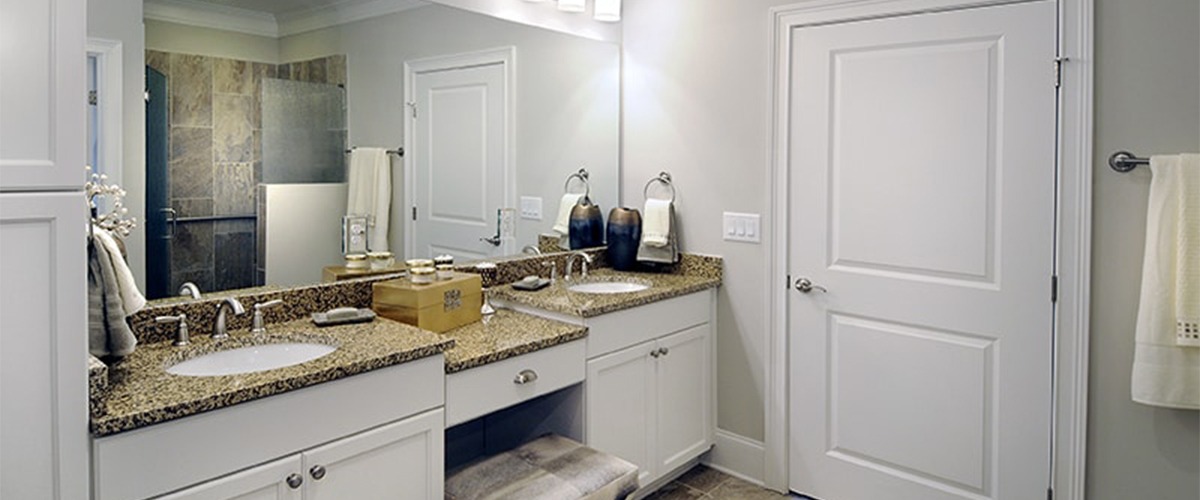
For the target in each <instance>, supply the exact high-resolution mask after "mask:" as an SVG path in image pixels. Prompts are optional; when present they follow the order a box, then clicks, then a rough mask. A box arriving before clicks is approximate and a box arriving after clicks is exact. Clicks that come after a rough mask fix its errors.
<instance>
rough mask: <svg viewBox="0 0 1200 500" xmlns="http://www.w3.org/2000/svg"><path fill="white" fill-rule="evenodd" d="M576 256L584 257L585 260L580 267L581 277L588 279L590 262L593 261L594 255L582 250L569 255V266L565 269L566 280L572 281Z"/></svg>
mask: <svg viewBox="0 0 1200 500" xmlns="http://www.w3.org/2000/svg"><path fill="white" fill-rule="evenodd" d="M575 257H583V262H582V263H580V268H579V278H580V279H587V277H588V264H591V263H592V256H591V255H588V254H587V252H584V251H582V250H580V251H577V252H572V253H571V255H568V256H567V266H566V267H567V268H566V270H564V271H563V279H564V280H566V281H571V268H573V267H575Z"/></svg>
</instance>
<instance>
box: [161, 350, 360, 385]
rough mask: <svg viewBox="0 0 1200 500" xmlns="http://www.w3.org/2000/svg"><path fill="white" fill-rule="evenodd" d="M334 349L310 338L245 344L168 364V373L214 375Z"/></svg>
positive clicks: (302, 358) (286, 362) (283, 363)
mask: <svg viewBox="0 0 1200 500" xmlns="http://www.w3.org/2000/svg"><path fill="white" fill-rule="evenodd" d="M336 350H337V347H335V346H331V345H326V344H318V343H313V342H279V343H271V344H263V345H248V346H244V347H237V348H233V349H225V350H221V351H217V352H212V353H209V354H205V355H203V356H197V357H194V358H191V359H187V360H184V361H180V362H178V363H175V364H173V365H171V366H169V367H167V373H170V374H172V375H185V376H189V377H216V376H220V375H239V374H243V373H254V372H262V371H267V370H274V369H276V368H283V367H285V366H292V365H298V364H300V363H303V362H305V361H312V360H314V359H317V358H320V357H322V356H325V355H327V354H329V353H331V352H333V351H336Z"/></svg>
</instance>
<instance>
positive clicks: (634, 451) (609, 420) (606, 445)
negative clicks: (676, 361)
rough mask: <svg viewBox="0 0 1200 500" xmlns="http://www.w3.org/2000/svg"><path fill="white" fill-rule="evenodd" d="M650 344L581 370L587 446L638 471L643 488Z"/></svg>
mask: <svg viewBox="0 0 1200 500" xmlns="http://www.w3.org/2000/svg"><path fill="white" fill-rule="evenodd" d="M655 347H656V346H655V345H654V342H645V343H642V344H638V345H635V346H633V347H629V348H626V349H623V350H620V351H617V352H614V353H612V354H607V355H604V356H601V357H598V358H596V359H593V360H591V361H588V364H587V370H588V373H587V382H586V383H585V385H586V387H587V388H586V394H587V445H588V446H591V447H592V448H595V449H597V450H600V451H603V452H605V453H611V454H613V455H616V456H618V457H621V458H623V459H625V460H628V461H629V462H632V463H633V464H634V465H637V466H638V469H639V471H638V482H639V483H640V484H647V483H648V482H649V480H652V479H651V478H653V477H654V475H655V474H657V471H656V470H655V468H654V463H655V459H654V457H655V453H654V429H653V425H654V422H655V417H654V413H655V410H656V404H655V401H654V358H652V357H650V351H652V350H654V349H655Z"/></svg>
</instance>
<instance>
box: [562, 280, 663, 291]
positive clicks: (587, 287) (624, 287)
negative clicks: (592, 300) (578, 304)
mask: <svg viewBox="0 0 1200 500" xmlns="http://www.w3.org/2000/svg"><path fill="white" fill-rule="evenodd" d="M647 288H650V284H649V283H646V282H643V281H640V280H604V281H585V282H583V283H576V284H573V285H569V286H567V290H570V291H572V292H579V293H605V294H608V293H630V292H640V291H642V290H645V289H647Z"/></svg>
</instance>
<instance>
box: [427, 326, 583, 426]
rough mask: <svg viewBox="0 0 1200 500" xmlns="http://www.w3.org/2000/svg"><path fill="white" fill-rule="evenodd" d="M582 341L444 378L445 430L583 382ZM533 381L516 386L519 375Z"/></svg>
mask: <svg viewBox="0 0 1200 500" xmlns="http://www.w3.org/2000/svg"><path fill="white" fill-rule="evenodd" d="M585 350H586V345H585V342H584V341H583V340H576V341H573V342H568V343H566V344H562V345H558V346H554V347H551V348H549V349H542V350H540V351H535V352H531V353H528V354H522V355H520V356H516V357H513V358H509V359H506V360H503V361H498V362H495V363H492V364H488V365H483V366H480V367H478V368H472V369H470V370H464V371H461V372H457V373H452V374H450V375H447V376H446V427H450V426H452V425H457V424H461V423H463V422H466V421H468V420H471V419H473V418H476V417H480V416H483V415H486V414H488V413H491V412H493V411H496V410H499V409H502V408H507V407H509V406H512V405H515V404H517V403H520V402H522V401H525V400H527V399H532V398H535V397H537V396H541V395H543V394H547V393H549V392H553V391H556V390H558V389H562V388H563V387H566V386H568V385H571V384H575V383H579V382H582V381H583V378H584V372H585V371H586V369H585V366H584V351H585ZM526 370H529V371H530V372H532V373H536V374H537V377H536V379H535V380H529V381H526V382H524V383H518V381H517V380H516V379H517V377H518V376H520V374H521V373H523V372H524V373H528V372H526Z"/></svg>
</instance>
